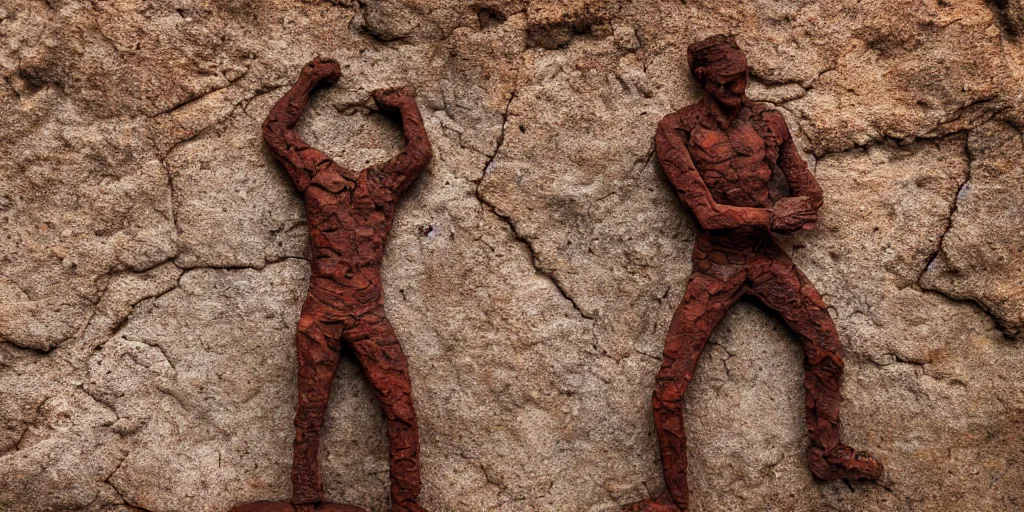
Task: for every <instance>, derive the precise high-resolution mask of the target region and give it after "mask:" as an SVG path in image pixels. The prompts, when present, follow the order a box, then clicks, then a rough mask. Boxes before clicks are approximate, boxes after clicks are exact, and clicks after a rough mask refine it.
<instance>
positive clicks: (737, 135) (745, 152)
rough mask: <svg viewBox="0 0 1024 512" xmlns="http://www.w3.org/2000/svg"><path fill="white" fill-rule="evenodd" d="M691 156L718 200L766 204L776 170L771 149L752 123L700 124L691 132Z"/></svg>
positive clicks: (747, 204)
mask: <svg viewBox="0 0 1024 512" xmlns="http://www.w3.org/2000/svg"><path fill="white" fill-rule="evenodd" d="M688 149H689V152H690V157H691V159H692V160H693V164H694V166H695V167H696V168H697V171H698V172H699V173H700V175H701V178H702V179H703V180H704V184H705V185H706V186H707V188H708V191H709V192H711V195H712V197H713V198H714V199H715V201H717V202H719V203H723V204H730V205H734V206H754V207H761V206H765V205H766V204H767V202H768V196H769V194H768V183H769V181H770V180H771V176H772V170H771V167H770V166H769V165H768V162H767V159H766V153H767V152H769V151H771V150H772V148H769V147H767V146H766V144H765V140H764V138H762V136H761V134H760V133H759V132H758V131H757V130H756V129H755V128H754V127H753V126H751V125H750V124H749V123H743V124H737V125H734V126H731V127H729V129H727V130H711V129H707V128H704V127H701V126H698V127H697V128H695V129H694V130H692V131H691V132H690V140H689V144H688Z"/></svg>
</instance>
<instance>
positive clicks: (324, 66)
mask: <svg viewBox="0 0 1024 512" xmlns="http://www.w3.org/2000/svg"><path fill="white" fill-rule="evenodd" d="M339 74H340V70H339V68H338V64H337V63H335V62H334V61H322V60H320V59H314V60H313V61H312V62H310V63H309V64H307V65H306V66H305V67H304V68H302V73H301V74H300V75H299V79H298V80H297V81H296V82H295V85H293V86H292V88H291V89H289V90H288V92H287V93H285V95H284V96H282V97H281V99H279V100H277V103H276V104H275V105H274V108H272V109H271V110H270V115H268V116H267V119H266V121H264V122H263V139H264V140H266V141H267V145H268V146H270V150H271V151H272V152H273V154H274V158H275V159H276V160H277V161H279V162H281V165H283V166H284V168H285V170H286V171H288V175H289V176H291V178H292V181H293V182H295V186H296V187H297V188H298V189H299V190H305V189H306V187H308V186H309V182H310V180H311V178H312V176H313V174H314V173H315V172H316V169H317V167H318V166H320V165H322V164H324V163H327V162H330V161H331V158H330V157H329V156H328V155H327V154H326V153H324V152H322V151H320V150H318V149H316V148H313V147H311V146H310V145H309V144H307V143H306V142H305V141H303V140H302V139H301V138H300V137H299V135H298V133H296V131H295V124H296V123H298V121H299V118H300V117H301V116H302V112H303V111H304V110H305V109H306V103H307V102H308V101H309V96H310V94H312V93H313V89H314V88H315V87H316V85H317V83H318V82H320V81H321V80H325V79H326V80H336V79H337V78H338V75H339Z"/></svg>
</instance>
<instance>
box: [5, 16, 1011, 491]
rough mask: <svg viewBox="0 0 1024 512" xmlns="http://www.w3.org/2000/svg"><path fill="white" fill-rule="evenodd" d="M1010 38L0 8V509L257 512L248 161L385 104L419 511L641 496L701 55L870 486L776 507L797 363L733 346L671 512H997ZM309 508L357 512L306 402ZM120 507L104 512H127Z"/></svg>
mask: <svg viewBox="0 0 1024 512" xmlns="http://www.w3.org/2000/svg"><path fill="white" fill-rule="evenodd" d="M1022 12H1024V11H1022V6H1021V2H1019V1H1017V0H1008V1H1003V2H998V1H993V2H988V3H986V2H983V1H982V0H971V1H957V2H952V1H944V0H938V1H937V2H936V1H930V0H929V1H925V2H920V1H909V0H904V1H897V2H894V1H892V0H886V1H882V0H868V1H854V0H845V1H842V2H810V1H799V2H775V1H769V0H764V1H759V2H748V3H746V4H745V5H744V6H736V5H734V3H733V2H711V1H705V0H690V1H688V2H679V1H675V0H671V1H670V0H664V1H655V0H634V1H632V2H614V1H607V2H601V1H597V0H561V1H559V0H544V1H500V0H494V1H484V2H460V1H456V0H367V1H365V2H356V1H347V0H338V1H331V2H316V1H310V2H295V1H291V0H276V1H270V0H268V1H256V2H249V1H240V0H223V1H216V2H200V1H192V0H175V1H171V2H156V1H146V0H117V1H109V2H77V1H71V0H53V1H47V2H40V1H38V0H6V1H5V2H4V3H3V4H2V5H0V41H2V43H0V75H2V76H3V77H4V80H3V82H2V83H0V119H3V123H2V125H0V141H2V142H0V340H2V342H0V390H2V391H0V509H3V510H17V511H43V510H48V511H55V510H87V511H114V510H138V509H145V510H152V511H177V510H181V511H186V510H188V511H191V510H226V509H227V508H228V507H229V506H230V505H232V504H234V503H237V502H240V501H246V500H253V499H285V498H287V497H288V496H289V492H290V483H289V480H288V474H289V465H290V461H291V437H292V427H291V415H292V408H293V406H294V400H295V399H294V393H295V375H294V373H295V356H294V346H293V342H292V337H293V335H294V329H295V323H296V320H297V318H298V309H299V305H300V303H301V301H302V299H303V297H304V294H305V286H306V279H307V278H308V264H307V262H306V261H304V258H305V254H306V252H305V251H306V244H307V238H306V226H305V223H304V214H303V211H302V204H301V201H300V199H299V198H298V196H297V195H296V193H295V191H294V189H293V188H292V186H291V184H290V183H289V182H288V181H287V177H286V175H285V173H284V172H283V170H282V169H280V168H279V167H278V166H277V165H276V164H274V163H273V162H272V160H271V159H270V157H269V154H268V152H267V150H266V149H265V148H264V146H263V145H262V141H261V139H260V136H259V125H260V123H261V121H262V120H263V118H264V117H265V115H266V114H267V112H268V110H269V108H270V106H271V105H272V104H273V102H274V101H275V100H276V99H277V98H278V97H279V96H280V95H281V94H283V92H284V89H283V87H285V86H287V85H289V84H290V83H291V81H292V80H293V79H294V77H295V76H296V75H297V73H298V70H299V69H300V67H301V66H302V64H304V63H305V62H307V61H308V60H309V59H311V58H312V57H313V56H315V55H318V54H319V55H324V56H330V57H334V58H336V59H338V60H339V61H341V62H342V67H343V77H342V79H341V81H340V82H339V83H338V84H337V85H336V86H335V87H333V88H331V89H328V90H324V91H323V92H320V93H318V95H317V96H316V97H315V98H314V100H313V102H312V105H311V108H310V110H309V112H307V114H306V116H305V118H304V120H303V123H302V124H301V125H300V129H301V131H302V133H304V135H305V137H306V138H307V139H308V140H310V141H311V142H312V143H314V145H316V146H318V147H320V148H322V149H324V150H325V151H327V152H328V153H330V154H331V155H333V156H334V157H335V158H336V159H338V160H339V161H340V162H342V163H346V164H350V165H351V166H354V167H361V166H363V165H365V164H366V163H367V162H371V161H377V160H381V159H385V158H388V157H390V156H391V155H393V154H394V153H395V152H396V151H397V150H398V148H399V147H400V138H399V133H398V130H397V129H396V127H395V126H394V124H393V123H392V122H391V121H389V120H388V119H386V118H384V117H383V116H381V115H379V114H377V113H375V112H372V111H371V110H370V109H369V105H370V104H371V103H370V101H369V95H368V91H370V90H372V89H374V88H377V87H382V86H388V85H398V84H403V83H409V84H412V85H414V86H415V87H416V89H417V90H418V93H419V103H420V107H421V110H422V111H423V114H424V118H425V122H426V125H427V130H428V132H429V133H430V136H431V139H432V141H433V143H434V148H435V158H434V162H433V164H432V167H431V169H430V170H429V172H428V173H426V174H425V175H424V176H422V177H421V178H420V180H419V181H418V183H417V184H416V185H415V186H414V187H413V188H412V189H411V190H410V191H409V192H408V193H407V196H406V197H405V199H404V201H403V203H402V204H401V206H400V208H399V212H398V215H397V219H396V223H395V228H394V232H393V233H392V236H391V239H390V242H389V245H388V248H387V251H388V252H387V258H386V261H385V266H384V278H385V280H386V286H387V294H388V304H387V308H388V312H389V315H390V318H391V320H392V323H393V324H394V325H395V328H396V330H397V331H398V335H399V338H400V339H401V340H402V343H403V346H404V347H405V351H406V354H407V355H408V357H409V361H410V366H411V371H412V377H413V388H414V393H415V400H416V404H417V409H418V414H419V417H420V419H421V434H422V442H423V447H422V453H423V466H424V490H423V494H422V502H423V504H424V505H425V506H426V507H427V508H429V509H431V510H464V511H477V510H507V511H513V510H516V511H518V510H550V511H611V510H617V507H618V506H619V505H621V504H623V503H626V502H629V501H634V500H636V499H639V498H641V497H645V496H647V495H648V494H654V493H658V492H660V490H661V488H662V482H661V475H660V470H659V469H660V468H659V465H658V454H657V448H656V443H655V439H654V431H653V425H652V420H651V411H650V405H649V404H650V393H651V390H652V387H653V381H654V374H655V372H656V370H657V367H658V365H659V361H660V350H661V344H662V339H663V337H664V335H665V331H666V328H667V324H668V321H669V319H670V317H671V314H672V311H673V309H674V308H675V306H676V305H677V304H678V303H679V300H680V298H681V295H682V292H683V289H684V286H685V280H686V276H687V274H688V272H689V266H690V264H689V250H690V248H691V245H692V239H693V235H692V229H691V221H690V220H689V218H688V215H687V214H686V213H685V212H684V211H683V209H682V208H681V207H680V205H679V203H678V201H677V200H676V199H675V197H673V195H672V193H671V192H670V191H669V188H668V186H667V183H666V182H665V180H664V178H663V177H662V175H661V172H660V169H659V168H658V165H657V162H656V159H653V158H652V145H651V139H652V136H653V133H654V128H655V126H656V124H657V122H658V120H659V119H660V118H661V117H662V116H663V115H665V114H667V113H669V112H671V111H672V110H674V109H678V108H680V107H682V106H684V105H686V104H689V103H691V102H692V101H694V100H695V99H696V98H697V97H698V92H697V90H696V88H695V85H694V83H693V80H692V79H691V78H690V77H689V76H688V72H687V70H686V69H685V62H686V61H685V48H686V45H687V44H689V43H690V42H692V41H694V40H697V39H699V38H703V37H706V36H708V35H711V34H713V33H718V32H732V33H735V34H736V35H737V38H738V40H739V42H740V44H741V45H742V46H743V47H744V48H745V49H746V50H747V52H748V58H749V61H750V63H751V66H752V68H753V80H752V84H751V87H750V90H749V93H750V95H751V97H753V98H755V99H758V100H761V101H768V102H771V103H773V104H774V105H775V106H776V107H778V108H779V109H780V110H781V111H782V112H783V113H784V114H785V115H786V117H787V119H788V120H789V122H790V125H791V128H792V131H793V132H794V134H795V135H796V136H797V137H798V138H799V145H800V146H801V149H802V150H803V151H804V152H805V153H806V155H807V158H808V159H809V161H811V163H812V167H813V169H814V172H815V174H816V176H817V178H818V180H819V181H820V183H821V185H822V187H823V189H824V191H825V206H824V208H823V210H822V219H821V222H820V223H819V229H818V230H817V231H814V232H810V233H804V234H799V235H796V236H794V237H788V238H786V240H784V242H785V244H786V245H787V247H788V248H790V249H791V251H792V253H793V257H794V260H795V261H796V262H797V263H798V264H799V265H800V267H801V268H802V269H803V270H804V272H805V273H806V274H808V276H809V277H810V278H811V279H812V281H813V282H814V283H816V285H817V286H818V288H819V290H820V291H821V293H822V295H823V296H824V297H825V299H826V300H827V301H828V302H829V303H830V305H831V306H832V308H831V312H832V313H833V316H834V318H835V320H836V324H837V327H838V329H839V332H840V335H841V337H842V339H843V343H844V347H845V349H846V353H847V365H846V368H847V373H846V375H847V376H846V381H845V386H844V394H845V396H846V400H845V402H844V420H845V424H846V429H847V438H848V439H849V441H850V443H851V444H853V445H856V446H858V447H863V448H869V449H871V450H873V451H874V452H875V453H876V454H878V455H879V456H880V457H882V458H883V459H884V460H885V462H886V464H887V476H886V479H885V481H884V482H882V484H881V485H874V484H854V485H853V486H852V487H847V486H846V485H845V484H843V483H842V482H839V483H828V484H825V483H821V482H817V481H815V480H813V478H812V477H811V475H810V472H809V471H808V469H807V468H806V465H805V461H804V456H803V454H804V452H805V448H806V442H807V441H806V434H805V433H804V430H803V425H802V417H803V410H802V395H801V393H802V389H801V379H802V376H801V371H802V368H801V361H800V359H801V352H800V348H799V346H798V344H797V343H795V340H794V339H793V336H792V335H791V333H789V332H788V331H787V329H786V328H785V326H784V325H783V324H781V323H780V322H779V321H778V320H777V319H776V318H775V317H774V316H773V315H772V314H770V312H767V311H765V310H763V309H761V308H759V307H758V306H756V305H755V304H754V303H752V302H751V303H742V304H740V305H739V306H737V307H736V308H735V309H734V310H733V311H732V312H731V313H730V314H729V315H728V317H727V318H726V320H725V321H724V322H723V324H722V326H721V327H720V328H719V329H718V331H717V332H716V334H715V335H714V337H713V339H712V344H711V345H709V348H708V349H707V351H706V353H705V354H704V356H703V358H702V359H701V361H700V363H699V366H698V370H697V375H696V378H695V380H694V384H693V386H691V388H690V392H689V395H688V397H689V400H688V416H687V417H688V433H689V437H690V440H691V445H690V460H691V466H690V476H691V482H690V487H691V496H692V499H693V501H694V506H693V509H694V510H705V511H718V510H793V511H820V510H847V511H922V510H929V511H932V510H934V511H961V510H979V511H980V510H985V511H1017V510H1021V509H1022V508H1024V437H1022V434H1021V425H1022V424H1024V346H1022V345H1021V343H1022V338H1021V336H1022V334H1021V333H1022V329H1024V277H1022V276H1024V231H1022V229H1024V228H1022V226H1024V224H1022V220H1021V219H1022V216H1024V170H1022V162H1024V139H1022V134H1021V129H1022V127H1024V110H1022V109H1021V107H1020V99H1021V98H1022V97H1024V96H1022V94H1024V87H1022V85H1021V84H1022V82H1024V80H1022V79H1024V47H1022V44H1024V41H1022V40H1021V39H1020V37H1022V36H1021V33H1022V32H1024V25H1022V24H1021V20H1022ZM336 382H337V385H336V388H335V393H334V394H333V397H332V403H331V405H330V409H329V419H328V424H327V431H326V435H327V438H326V440H325V443H324V446H323V447H322V453H321V458H322V461H323V465H324V477H325V481H326V485H327V491H328V497H329V498H330V499H331V500H333V501H339V502H351V503H356V504H360V505H364V506H370V507H373V508H374V510H385V509H386V506H387V504H386V495H387V464H386V443H385V440H384V435H383V430H382V428H383V427H382V423H381V420H380V414H379V412H378V411H377V409H376V406H375V404H374V403H373V401H372V395H371V394H370V391H369V388H368V386H367V385H366V384H365V382H364V381H363V379H362V377H361V376H360V375H359V370H358V368H357V367H356V366H355V365H354V364H353V363H352V362H351V361H349V362H346V363H344V364H343V366H342V369H341V370H340V371H339V374H338V376H337V380H336ZM133 507H134V508H133Z"/></svg>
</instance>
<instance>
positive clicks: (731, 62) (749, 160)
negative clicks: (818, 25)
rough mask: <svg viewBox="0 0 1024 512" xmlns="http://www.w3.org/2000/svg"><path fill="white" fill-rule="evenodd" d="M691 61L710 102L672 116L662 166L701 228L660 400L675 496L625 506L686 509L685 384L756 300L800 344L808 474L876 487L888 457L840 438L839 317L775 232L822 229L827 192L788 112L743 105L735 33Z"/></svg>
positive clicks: (665, 124) (661, 140)
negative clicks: (738, 307)
mask: <svg viewBox="0 0 1024 512" xmlns="http://www.w3.org/2000/svg"><path fill="white" fill-rule="evenodd" d="M687 57H688V61H689V65H690V70H691V72H692V73H693V76H694V78H695V79H696V80H697V82H699V83H700V84H701V86H702V87H703V90H704V98H703V99H702V100H701V101H700V102H698V103H696V104H694V105H690V106H688V107H686V108H683V109H682V110H680V111H678V112H675V113H672V114H669V115H667V116H665V118H664V119H662V121H661V123H660V124H659V125H658V131H657V135H656V137H655V146H656V150H657V153H658V160H659V161H660V162H661V166H662V169H663V170H664V172H665V174H666V176H667V177H668V180H669V182H671V184H672V186H673V188H675V190H676V193H677V195H678V196H679V198H680V199H681V200H682V202H683V203H685V204H686V206H687V207H688V208H689V209H690V211H692V212H693V215H694V217H696V220H697V224H698V227H697V228H696V241H695V244H694V248H693V273H692V274H691V275H690V279H689V282H688V284H687V287H686V292H685V294H684V296H683V301H682V303H681V304H680V305H679V308H678V309H677V310H676V312H675V315H674V316H673V318H672V323H671V325H670V326H669V332H668V337H667V338H666V340H665V350H664V354H663V360H662V365H661V370H660V371H659V372H658V375H657V377H656V381H655V390H654V397H653V400H652V402H653V409H654V424H655V429H656V430H657V435H658V446H659V448H660V450H661V458H662V465H663V468H664V476H665V485H666V488H667V490H666V492H665V494H663V495H662V496H659V497H657V498H654V499H650V500H645V501H641V502H637V503H633V504H631V505H628V506H627V507H626V508H625V510H627V511H664V512H669V511H678V510H686V509H687V507H688V504H689V491H688V489H687V483H686V429H685V424H684V418H683V416H684V412H685V407H684V397H685V395H686V388H687V387H688V386H689V384H690V380H691V379H692V378H693V371H694V367H695V365H696V364H697V359H698V358H699V357H700V354H701V351H702V350H703V349H704V346H705V344H706V343H707V341H708V338H709V337H710V335H711V332H712V331H713V330H714V328H715V326H716V325H717V324H718V322H719V321H720V320H721V319H722V317H723V316H725V313H726V311H727V310H728V309H729V307H730V306H732V305H733V304H734V303H735V302H736V301H737V300H738V299H739V298H740V297H741V296H743V295H747V294H749V295H752V296H754V297H756V298H757V299H759V300H760V301H761V302H763V303H764V304H765V305H766V306H768V307H769V308H771V309H773V310H775V311H778V312H779V313H780V314H781V316H782V318H783V320H785V322H786V324H788V325H789V327H790V328H791V329H792V330H793V331H794V332H795V333H796V335H797V336H798V337H799V338H800V341H801V342H802V343H803V347H804V354H805V359H804V392H805V398H806V420H807V430H808V433H809V437H810V447H809V449H808V460H809V465H810V469H811V472H812V473H813V474H814V475H815V476H816V477H818V478H820V479H823V480H836V479H856V480H877V479H878V478H879V477H881V474H882V464H881V462H879V460H878V459H876V458H875V457H873V456H871V455H870V454H867V453H864V452H857V451H854V450H853V449H851V448H850V447H848V446H846V445H844V444H842V443H841V442H840V432H841V427H840V421H839V402H840V400H841V396H840V388H841V385H842V372H843V359H842V357H843V356H842V348H841V347H840V344H839V337H838V335H837V334H836V329H835V326H834V325H833V323H832V318H831V317H830V316H829V314H828V312H827V311H826V305H825V303H824V302H823V301H822V299H821V296H820V295H818V292H817V291H816V290H815V289H814V286H813V285H811V283H810V282H809V281H808V280H807V277H806V276H805V275H804V274H803V273H802V272H801V271H800V270H799V269H798V268H797V267H796V265H794V264H793V262H792V260H790V258H789V256H788V255H787V254H786V253H785V252H784V251H783V250H782V249H781V248H780V247H779V244H778V243H777V242H776V240H775V238H774V237H773V236H772V232H776V233H793V232H796V231H799V230H809V229H813V228H814V223H815V222H816V221H817V219H818V208H819V207H821V202H822V193H821V188H820V187H819V186H818V183H817V181H816V180H815V179H814V176H813V175H812V174H811V173H810V171H809V170H808V169H807V164H806V163H805V162H804V161H803V159H802V158H801V157H800V154H799V153H798V152H797V149H796V146H795V145H794V143H793V138H792V137H791V136H790V133H789V129H788V128H787V126H786V121H785V119H783V117H782V115H781V114H779V112H777V111H775V110H772V109H770V108H768V107H766V106H764V105H762V104H756V103H753V102H751V101H749V100H748V99H747V98H746V96H745V90H746V83H747V62H746V57H745V56H744V54H743V52H742V51H741V50H740V49H739V47H738V46H737V45H736V42H735V41H734V40H733V38H732V37H731V36H724V35H718V36H713V37H710V38H708V39H705V40H703V41H700V42H698V43H694V44H693V45H690V47H689V48H688V52H687ZM787 189H788V191H787Z"/></svg>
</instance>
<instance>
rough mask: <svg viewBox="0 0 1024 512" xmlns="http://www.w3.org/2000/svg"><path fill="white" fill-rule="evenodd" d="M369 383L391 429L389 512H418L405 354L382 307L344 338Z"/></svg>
mask: <svg viewBox="0 0 1024 512" xmlns="http://www.w3.org/2000/svg"><path fill="white" fill-rule="evenodd" d="M345 341H346V342H348V343H350V344H351V346H352V349H353V352H354V353H355V355H356V359H358V361H359V364H360V365H361V366H362V368H363V372H364V373H365V374H366V378H367V379H368V380H369V381H370V385H372V386H373V389H374V393H375V394H376V396H377V400H378V401H379V402H380V407H381V410H382V411H383V412H384V421H385V422H386V423H387V430H388V451H389V453H390V463H391V510H393V511H395V512H419V511H422V510H423V509H422V508H421V507H420V506H419V505H417V504H416V497H417V496H418V495H419V493H420V437H419V429H418V427H417V425H416V412H415V410H414V409H413V403H412V386H411V384H410V381H409V368H408V365H407V364H406V360H405V354H403V353H402V347H401V345H399V344H398V339H397V338H396V337H395V332H394V330H393V329H392V327H391V323H390V322H388V320H387V318H385V317H384V308H378V309H377V310H375V311H372V312H369V313H366V314H365V315H363V317H362V318H360V319H359V323H358V324H357V325H356V326H355V327H354V328H352V329H349V330H348V331H346V333H345Z"/></svg>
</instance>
